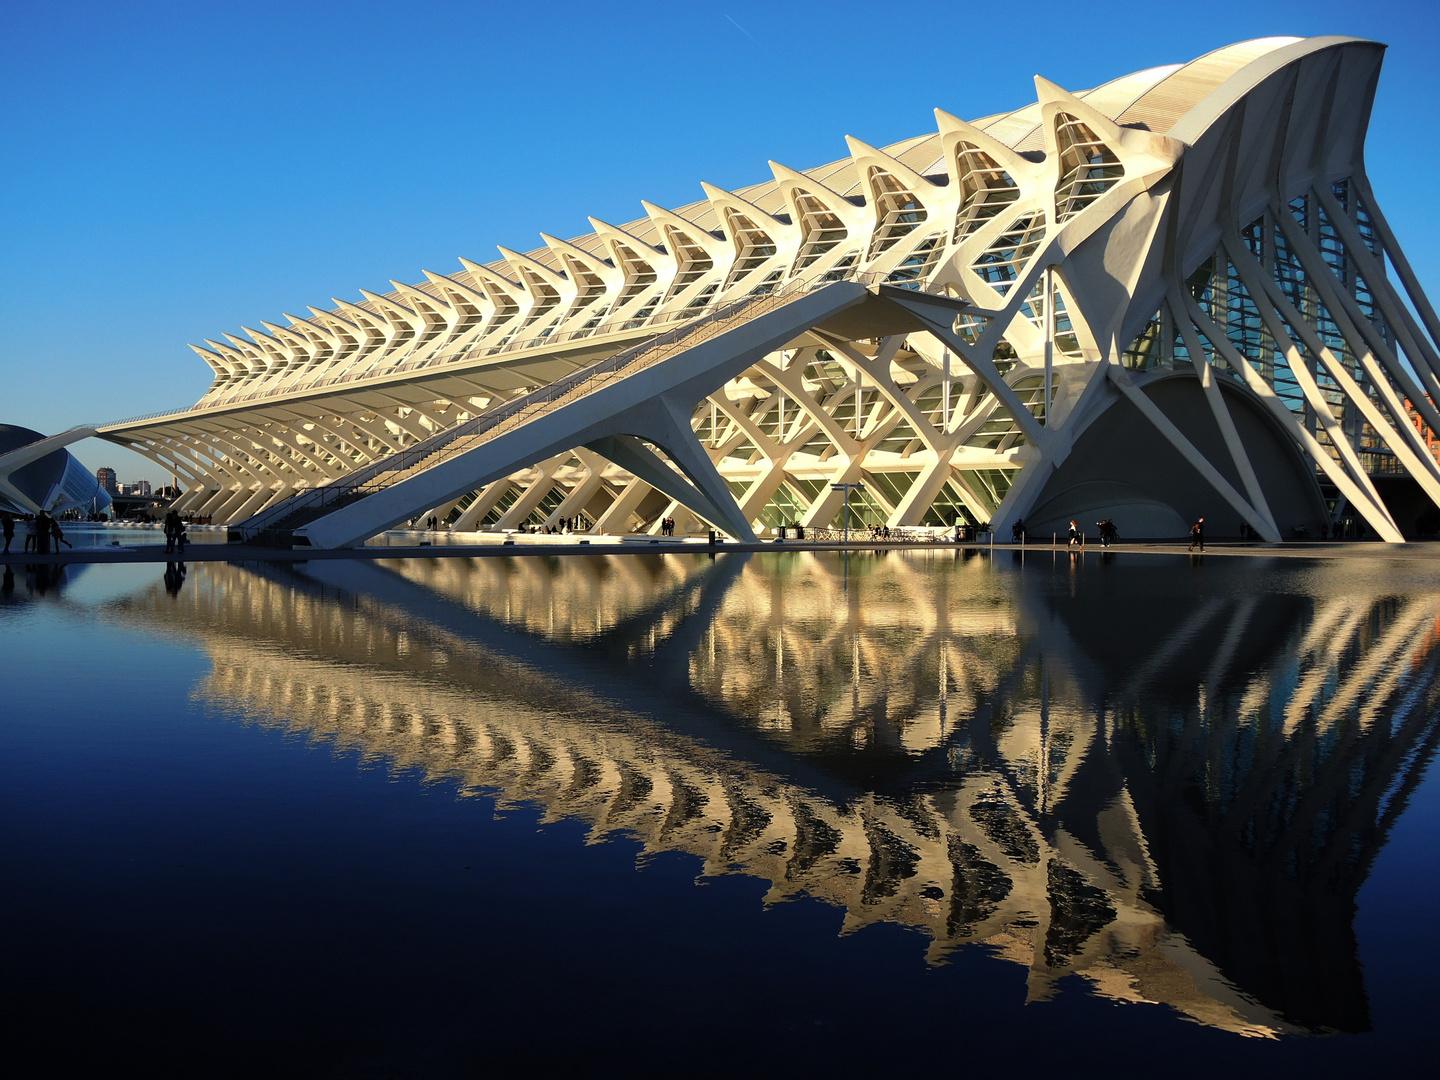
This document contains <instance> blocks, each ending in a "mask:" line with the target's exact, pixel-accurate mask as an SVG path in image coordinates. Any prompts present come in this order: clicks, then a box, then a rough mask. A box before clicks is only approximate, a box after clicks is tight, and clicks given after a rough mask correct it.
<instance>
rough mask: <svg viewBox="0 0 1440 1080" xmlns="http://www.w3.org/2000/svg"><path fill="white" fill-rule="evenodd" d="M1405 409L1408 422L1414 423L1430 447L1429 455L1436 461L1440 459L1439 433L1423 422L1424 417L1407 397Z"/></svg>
mask: <svg viewBox="0 0 1440 1080" xmlns="http://www.w3.org/2000/svg"><path fill="white" fill-rule="evenodd" d="M1427 404H1428V400H1427ZM1405 411H1406V413H1408V414H1409V416H1410V423H1412V424H1414V425H1415V430H1416V431H1418V432H1420V437H1421V438H1422V439H1424V440H1425V445H1426V446H1428V447H1429V448H1430V454H1431V456H1432V457H1434V458H1435V459H1436V460H1437V461H1440V434H1437V433H1436V431H1435V430H1434V429H1433V428H1432V427H1431V426H1430V425H1429V424H1427V423H1426V422H1425V418H1424V417H1423V416H1422V415H1421V414H1420V410H1419V409H1417V408H1416V407H1415V405H1414V403H1413V402H1411V401H1410V399H1409V398H1406V399H1405Z"/></svg>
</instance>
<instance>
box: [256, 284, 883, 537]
mask: <svg viewBox="0 0 1440 1080" xmlns="http://www.w3.org/2000/svg"><path fill="white" fill-rule="evenodd" d="M878 280H882V275H879V274H874V273H863V274H849V275H844V276H836V275H835V274H834V273H833V272H832V273H827V274H822V275H816V276H815V277H812V278H806V279H803V280H795V281H791V282H789V283H788V284H786V285H784V286H782V287H780V288H778V289H772V290H767V291H766V292H763V293H760V292H755V293H751V294H748V295H746V296H743V297H739V298H737V299H735V300H731V301H729V302H728V303H725V304H722V305H720V306H719V307H717V308H713V309H712V310H710V311H709V312H706V313H705V314H704V315H702V316H700V317H699V318H696V319H692V320H691V321H690V322H688V323H685V324H683V325H681V326H678V327H675V328H674V329H672V330H668V331H665V332H664V333H661V334H657V335H655V336H654V337H652V338H649V339H647V340H645V341H642V342H640V343H638V344H636V345H633V346H631V347H630V348H629V349H625V350H623V351H621V352H619V353H616V354H615V355H614V356H611V357H608V358H606V359H604V360H601V361H599V362H597V363H595V364H592V365H590V366H589V367H587V368H582V369H581V370H580V371H576V372H573V373H572V374H570V375H567V376H565V377H563V378H561V379H557V380H556V381H555V382H552V383H549V384H547V385H546V386H542V387H540V388H538V389H536V390H532V391H531V392H530V393H528V394H525V395H523V396H521V397H518V398H512V399H510V400H509V401H506V402H502V403H500V404H499V405H496V406H495V407H493V408H491V409H487V410H486V411H485V412H483V413H481V414H480V415H479V416H475V417H472V418H471V419H469V420H466V421H463V422H461V423H459V424H456V425H455V426H453V427H449V428H445V429H444V430H442V431H438V432H436V433H435V434H433V435H431V436H429V437H428V438H426V439H422V440H421V441H420V442H418V443H416V444H415V445H413V446H409V447H406V448H405V449H403V450H399V451H397V452H395V453H393V454H389V455H387V456H385V457H382V458H378V459H376V460H375V461H372V462H371V463H369V464H368V465H365V466H362V467H361V468H359V469H356V470H354V471H352V472H350V473H347V474H346V475H345V476H342V477H338V478H337V479H335V480H332V481H331V482H330V483H328V484H322V485H320V486H318V487H314V488H311V489H310V490H309V491H307V492H301V493H298V494H296V495H292V496H291V497H290V498H289V499H286V500H285V501H284V502H281V503H277V504H276V505H275V506H274V507H272V508H271V509H270V510H269V511H262V512H261V513H259V514H256V515H255V516H253V517H252V518H250V519H249V521H248V522H245V523H244V527H245V528H246V531H249V532H257V531H260V530H262V529H264V528H267V527H270V526H271V525H272V524H276V523H279V522H283V521H284V520H285V519H286V518H288V517H290V516H291V515H293V514H295V513H298V512H299V511H301V510H305V509H310V508H313V507H316V506H326V505H328V504H330V503H332V502H339V501H340V500H342V499H345V498H346V497H347V496H351V495H368V494H371V493H373V492H374V491H378V490H380V489H381V488H384V487H388V486H390V485H391V484H394V483H397V482H398V480H399V479H400V478H401V477H399V476H397V475H396V474H403V473H405V472H408V471H410V470H412V469H413V468H414V467H415V466H416V465H418V464H420V463H421V462H423V461H425V460H427V459H429V458H430V457H432V456H433V455H434V454H436V453H438V452H440V451H441V450H444V449H445V448H446V447H448V446H449V445H450V444H452V443H454V442H455V441H457V440H459V439H463V438H467V437H471V436H477V435H487V434H491V433H496V432H495V429H496V428H497V427H499V426H500V425H501V424H503V423H505V422H506V421H507V420H511V419H512V418H516V417H518V416H519V415H520V414H522V413H524V412H525V411H527V410H528V409H531V408H532V407H534V406H537V405H548V404H550V403H552V402H555V401H557V400H559V399H562V398H565V397H566V396H568V395H569V394H571V393H572V392H574V391H575V390H577V389H579V388H580V387H581V386H582V385H584V384H586V383H588V382H590V381H591V380H592V379H595V378H598V377H601V376H613V375H614V374H615V373H617V372H619V371H621V370H623V369H625V368H628V367H630V366H631V365H632V364H634V363H635V362H636V361H637V360H639V359H640V358H641V357H644V356H647V354H651V353H656V354H657V355H653V356H649V363H647V364H646V366H647V367H648V366H649V364H652V363H658V362H659V361H660V360H662V359H665V358H666V357H668V356H670V355H672V354H673V353H674V352H675V351H677V348H678V347H679V346H680V345H681V344H682V343H686V342H689V343H694V344H698V342H692V339H693V338H694V337H695V336H696V335H697V334H698V333H699V332H700V331H702V330H705V329H707V328H712V327H714V326H715V325H716V324H717V323H720V322H724V321H728V320H729V319H730V318H732V317H733V316H735V315H738V314H739V313H740V312H742V311H745V312H752V309H753V308H755V307H756V306H758V305H762V304H768V305H769V306H768V308H767V310H771V309H773V308H774V307H779V306H780V305H781V304H782V303H784V302H786V301H789V300H791V299H793V298H794V297H796V296H800V295H802V294H804V293H809V292H812V291H814V290H816V289H819V288H823V287H825V286H827V285H832V284H835V283H836V282H839V281H851V282H856V283H858V284H874V283H876V282H877V281H878ZM752 313H753V314H761V313H763V312H752ZM667 346H669V347H670V348H668V349H667V348H666V347H667ZM387 476H388V477H389V479H388V480H387V481H386V482H385V483H376V481H379V480H381V479H382V478H384V477H387Z"/></svg>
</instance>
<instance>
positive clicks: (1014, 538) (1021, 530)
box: [1010, 518, 1025, 544]
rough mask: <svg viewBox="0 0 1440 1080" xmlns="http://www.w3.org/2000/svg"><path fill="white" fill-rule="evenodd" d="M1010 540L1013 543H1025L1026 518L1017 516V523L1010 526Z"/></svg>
mask: <svg viewBox="0 0 1440 1080" xmlns="http://www.w3.org/2000/svg"><path fill="white" fill-rule="evenodd" d="M1010 542H1011V543H1012V544H1023V543H1024V542H1025V519H1024V518H1016V519H1015V524H1014V525H1011V526H1010Z"/></svg>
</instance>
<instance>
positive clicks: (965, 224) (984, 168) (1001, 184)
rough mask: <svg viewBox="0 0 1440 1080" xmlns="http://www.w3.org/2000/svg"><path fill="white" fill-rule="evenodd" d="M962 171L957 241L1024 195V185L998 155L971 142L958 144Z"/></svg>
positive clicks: (957, 153) (956, 151)
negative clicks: (1002, 166)
mask: <svg viewBox="0 0 1440 1080" xmlns="http://www.w3.org/2000/svg"><path fill="white" fill-rule="evenodd" d="M955 158H956V168H957V169H958V171H959V175H960V208H959V211H958V213H957V214H956V216H955V237H954V242H955V243H957V244H958V243H959V242H960V241H961V240H963V239H964V238H965V237H967V236H969V235H970V234H971V233H973V232H974V231H975V230H976V229H978V228H979V227H980V226H981V225H983V224H984V223H985V222H987V221H989V220H990V219H991V218H992V217H994V216H995V215H996V214H998V213H999V212H1000V211H1001V210H1003V209H1004V208H1005V207H1007V206H1009V205H1010V204H1011V203H1013V202H1014V201H1015V200H1016V199H1018V198H1019V197H1020V189H1019V188H1018V187H1017V186H1016V185H1015V181H1014V180H1012V179H1011V178H1010V174H1009V173H1007V172H1006V171H1005V170H1004V169H1002V168H1001V167H1000V166H999V165H998V164H996V162H995V159H994V158H992V157H991V156H990V155H989V154H986V153H984V152H983V151H981V150H979V149H978V148H976V147H974V146H971V145H970V144H969V143H963V142H962V143H960V144H959V145H958V146H956V148H955Z"/></svg>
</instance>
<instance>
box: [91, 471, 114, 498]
mask: <svg viewBox="0 0 1440 1080" xmlns="http://www.w3.org/2000/svg"><path fill="white" fill-rule="evenodd" d="M95 482H96V483H97V484H99V485H100V488H101V490H103V491H106V492H109V493H110V494H111V495H118V494H120V486H119V485H118V484H117V483H115V470H114V469H111V468H108V467H103V466H102V467H101V468H99V469H96V470H95Z"/></svg>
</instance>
